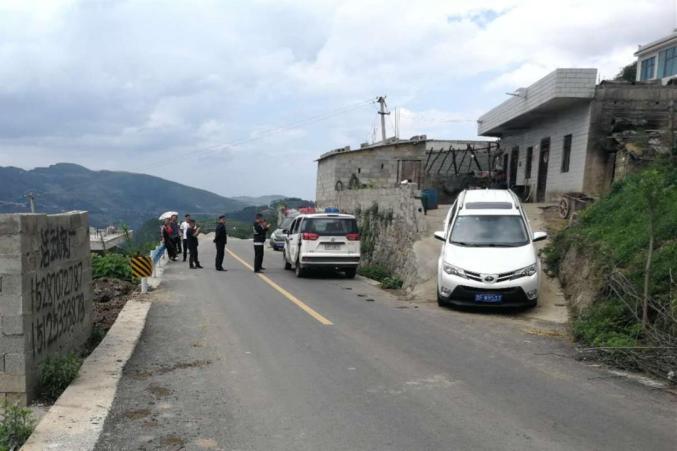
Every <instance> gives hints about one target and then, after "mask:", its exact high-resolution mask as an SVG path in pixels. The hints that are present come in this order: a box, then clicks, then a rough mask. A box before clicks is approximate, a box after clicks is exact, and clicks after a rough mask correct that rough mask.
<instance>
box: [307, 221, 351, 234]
mask: <svg viewBox="0 0 677 451" xmlns="http://www.w3.org/2000/svg"><path fill="white" fill-rule="evenodd" d="M301 229H302V230H301V231H302V232H304V233H317V234H318V235H327V236H332V235H333V236H339V235H346V234H348V233H357V221H356V220H355V219H353V218H308V219H306V220H305V221H304V222H303V226H302V227H301Z"/></svg>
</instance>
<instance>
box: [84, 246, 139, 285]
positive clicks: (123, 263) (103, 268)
mask: <svg viewBox="0 0 677 451" xmlns="http://www.w3.org/2000/svg"><path fill="white" fill-rule="evenodd" d="M102 277H112V278H115V279H121V280H126V281H128V282H134V277H133V276H132V268H131V266H130V257H129V256H127V255H125V254H120V253H117V252H107V253H105V254H102V255H99V254H92V278H94V279H100V278H102Z"/></svg>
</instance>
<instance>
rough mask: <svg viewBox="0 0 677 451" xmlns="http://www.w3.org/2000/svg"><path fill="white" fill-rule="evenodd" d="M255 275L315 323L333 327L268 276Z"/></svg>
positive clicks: (238, 257) (241, 260) (241, 261)
mask: <svg viewBox="0 0 677 451" xmlns="http://www.w3.org/2000/svg"><path fill="white" fill-rule="evenodd" d="M226 252H228V253H229V254H230V256H231V257H233V258H234V259H235V260H237V261H238V262H240V264H242V266H244V267H245V268H247V269H249V270H250V271H254V268H253V267H252V266H251V265H250V264H249V263H247V262H246V261H244V260H243V259H242V258H240V256H238V255H237V254H235V253H234V252H233V251H231V250H230V249H226ZM256 275H257V276H259V278H260V279H261V280H263V281H264V282H266V283H267V284H268V285H270V286H271V287H272V288H273V289H274V290H275V291H277V292H278V293H280V294H281V295H282V296H284V297H285V298H287V299H288V300H289V301H290V302H292V303H293V304H295V305H296V306H297V307H298V308H300V309H301V310H303V311H304V312H306V313H307V314H309V315H310V316H312V317H313V318H315V319H316V320H317V321H319V322H320V323H321V324H323V325H325V326H333V325H334V323H332V322H331V321H329V320H328V319H327V318H325V317H324V316H322V315H320V314H319V313H317V312H316V311H315V310H313V308H312V307H310V306H309V305H308V304H306V303H305V302H303V301H301V300H300V299H299V298H297V297H296V296H294V295H293V294H291V293H290V292H288V291H287V290H285V289H284V288H282V287H281V286H279V285H278V284H276V283H275V282H273V281H272V280H271V279H270V278H269V277H268V276H266V275H263V274H256Z"/></svg>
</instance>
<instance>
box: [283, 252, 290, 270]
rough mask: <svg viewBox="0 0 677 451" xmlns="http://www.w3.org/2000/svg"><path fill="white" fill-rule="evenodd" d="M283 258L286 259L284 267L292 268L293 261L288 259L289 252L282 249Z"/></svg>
mask: <svg viewBox="0 0 677 451" xmlns="http://www.w3.org/2000/svg"><path fill="white" fill-rule="evenodd" d="M282 259H283V260H284V269H286V270H290V269H291V263H289V262H288V261H287V253H286V252H285V251H284V250H283V251H282Z"/></svg>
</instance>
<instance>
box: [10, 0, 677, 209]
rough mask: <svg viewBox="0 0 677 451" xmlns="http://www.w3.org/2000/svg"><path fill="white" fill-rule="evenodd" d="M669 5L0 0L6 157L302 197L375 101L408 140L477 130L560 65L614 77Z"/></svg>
mask: <svg viewBox="0 0 677 451" xmlns="http://www.w3.org/2000/svg"><path fill="white" fill-rule="evenodd" d="M666 11H670V12H672V11H673V4H672V2H671V1H670V0H632V1H631V0H613V1H611V0H599V1H595V2H590V1H582V0H561V1H557V2H543V1H536V0H454V1H451V0H449V1H439V0H421V1H417V2H411V1H405V0H390V1H386V0H346V1H338V0H336V1H334V0H327V1H310V0H307V1H301V2H299V1H291V0H283V1H280V0H277V1H273V0H256V1H252V2H223V1H219V0H202V1H200V2H183V1H178V0H177V1H164V2H142V1H133V2H132V1H96V2H90V1H76V0H72V1H61V0H45V1H38V0H35V1H29V0H15V1H9V0H0V163H1V164H14V165H19V166H23V167H32V166H35V165H46V164H50V163H54V162H57V161H72V162H76V163H81V164H85V165H88V166H90V167H92V168H107V169H125V170H130V171H146V172H151V173H153V174H156V175H160V176H165V177H168V178H171V179H173V180H178V181H181V182H183V183H187V184H191V185H195V186H199V187H202V188H207V189H210V190H213V191H216V192H219V193H221V194H225V195H235V194H253V195H254V194H265V193H268V192H283V193H288V194H293V195H300V196H304V197H313V195H314V186H315V181H314V177H315V166H314V162H313V160H314V159H315V158H317V156H319V155H320V154H321V153H323V152H325V151H327V150H329V149H332V148H337V147H343V146H345V145H353V146H356V145H358V144H359V143H360V142H363V141H365V140H367V139H369V138H370V136H372V134H373V127H374V125H375V124H376V125H377V124H378V122H377V116H376V114H375V111H376V109H377V106H376V105H374V104H369V103H367V100H368V99H373V98H375V97H376V96H377V95H388V100H389V103H390V106H391V108H392V109H394V108H395V107H397V106H399V107H400V135H401V136H405V137H406V136H411V135H416V134H427V135H428V136H430V137H434V138H440V139H444V138H473V137H474V134H475V127H476V124H475V123H474V122H473V119H475V118H476V117H478V116H479V115H480V114H482V113H483V112H484V111H486V109H488V108H491V107H493V106H494V105H496V104H498V103H500V102H501V101H502V100H504V98H505V97H504V93H505V92H507V91H511V90H513V89H515V88H517V87H520V86H525V85H528V84H531V83H533V82H534V81H535V80H536V79H538V78H540V77H542V76H543V75H545V74H546V73H547V72H549V71H550V70H552V69H554V68H556V67H566V66H573V67H598V68H599V69H600V74H601V75H602V76H604V77H611V76H613V75H615V73H616V72H617V71H618V69H619V68H620V67H621V66H623V65H625V64H627V63H628V62H631V61H632V60H633V55H632V53H633V51H634V50H635V49H636V46H637V45H638V44H641V43H646V42H649V41H651V40H654V39H656V38H658V37H659V36H661V35H663V34H666V33H668V32H669V31H670V29H671V26H672V22H673V14H672V13H671V14H667V13H666ZM647 24H651V26H647ZM390 119H391V120H392V117H391V118H390ZM375 121H376V122H375ZM389 127H390V130H391V133H392V130H393V127H392V125H390V126H389ZM262 177H263V178H262Z"/></svg>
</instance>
